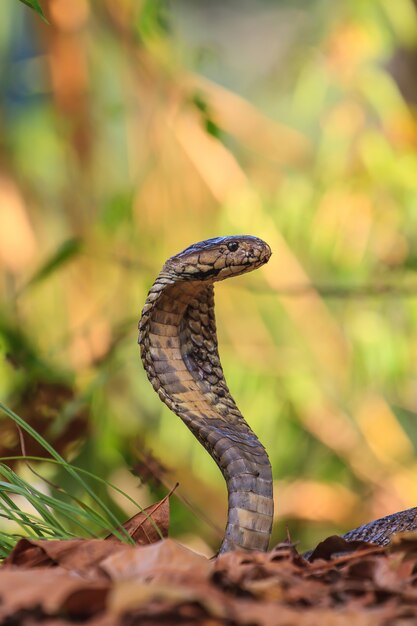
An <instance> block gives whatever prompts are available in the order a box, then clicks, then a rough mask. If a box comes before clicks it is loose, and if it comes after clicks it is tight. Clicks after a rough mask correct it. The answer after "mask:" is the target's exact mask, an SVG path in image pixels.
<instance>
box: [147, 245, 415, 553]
mask: <svg viewBox="0 0 417 626" xmlns="http://www.w3.org/2000/svg"><path fill="white" fill-rule="evenodd" d="M270 256H271V249H270V247H269V246H268V244H267V243H265V242H264V241H262V240H261V239H259V238H257V237H253V236H249V235H242V236H230V237H217V238H214V239H207V240H205V241H202V242H199V243H196V244H194V245H192V246H190V247H188V248H186V249H185V250H183V251H182V252H180V253H179V254H176V255H175V256H173V257H171V258H170V259H168V260H167V261H166V263H165V265H164V266H163V268H162V270H161V272H160V274H159V275H158V277H157V279H156V280H155V282H154V284H153V285H152V287H151V289H150V291H149V294H148V297H147V299H146V302H145V305H144V307H143V311H142V316H141V319H140V322H139V339H138V343H139V345H140V349H141V357H142V362H143V365H144V368H145V370H146V373H147V376H148V378H149V380H150V382H151V384H152V386H153V388H154V389H155V391H156V392H157V394H158V396H159V397H160V399H161V400H162V401H163V402H164V403H165V404H166V405H167V406H168V407H169V408H170V409H171V410H172V411H173V412H174V413H176V414H177V415H178V416H179V417H180V418H181V419H182V420H183V422H184V423H185V424H186V425H187V426H188V428H189V429H190V430H191V432H192V433H193V434H194V435H195V437H196V438H197V439H198V441H199V442H200V443H201V444H202V445H203V446H204V447H205V449H206V450H207V451H208V452H209V454H210V455H211V456H212V458H213V459H214V460H215V462H216V463H217V465H218V467H219V468H220V470H221V472H222V474H223V476H224V478H225V480H226V485H227V490H228V518H227V524H226V530H225V536H224V539H223V542H222V545H221V547H220V552H227V551H229V550H233V549H235V548H241V549H245V550H261V551H266V550H267V549H268V544H269V539H270V535H271V529H272V520H273V509H274V505H273V492H272V489H273V484H272V471H271V464H270V462H269V458H268V455H267V453H266V451H265V448H264V447H263V446H262V444H261V443H260V441H259V440H258V438H257V436H256V435H255V433H254V432H253V431H252V430H251V428H250V427H249V425H248V424H247V423H246V421H245V419H244V418H243V416H242V414H241V413H240V411H239V409H238V408H237V406H236V403H235V401H234V399H233V398H232V396H231V394H230V391H229V389H228V387H227V384H226V381H225V378H224V374H223V369H222V366H221V363H220V357H219V353H218V345H217V335H216V323H215V317H214V287H213V284H214V282H217V281H220V280H224V279H225V278H230V277H233V276H239V275H241V274H244V273H246V272H250V271H252V270H254V269H256V268H258V267H260V266H262V265H263V264H265V263H267V261H268V260H269V258H270ZM403 530H417V507H415V508H412V509H408V510H406V511H400V512H399V513H394V514H393V515H388V516H387V517H384V518H381V519H378V520H375V521H373V522H370V523H369V524H365V525H363V526H360V527H359V528H356V529H354V530H351V531H350V532H348V533H346V534H345V535H344V538H345V539H347V540H349V541H353V540H364V541H368V542H370V543H375V544H378V545H384V544H386V543H388V542H389V541H390V538H391V536H392V534H393V533H395V532H398V531H403Z"/></svg>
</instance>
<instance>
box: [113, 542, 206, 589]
mask: <svg viewBox="0 0 417 626" xmlns="http://www.w3.org/2000/svg"><path fill="white" fill-rule="evenodd" d="M119 557H120V558H119ZM101 567H102V569H103V570H104V571H105V572H106V573H107V574H108V575H109V576H110V578H111V579H112V580H126V579H129V578H135V580H138V581H146V582H149V581H151V580H152V581H154V580H157V581H159V582H160V581H161V580H163V581H167V582H177V581H178V580H189V581H199V580H206V579H207V578H208V577H209V575H210V573H211V571H212V569H213V564H212V562H211V561H209V560H208V559H207V558H206V557H205V556H201V555H200V554H197V553H196V552H193V551H192V550H189V549H188V548H185V547H184V546H182V545H181V544H179V543H177V542H176V541H173V540H172V539H165V540H164V541H159V542H158V543H155V544H153V545H150V546H145V547H141V548H136V549H135V548H131V549H130V551H129V552H126V553H123V554H122V553H120V554H119V555H118V554H117V553H115V554H113V555H111V556H109V558H107V559H106V560H105V561H103V562H102V563H101Z"/></svg>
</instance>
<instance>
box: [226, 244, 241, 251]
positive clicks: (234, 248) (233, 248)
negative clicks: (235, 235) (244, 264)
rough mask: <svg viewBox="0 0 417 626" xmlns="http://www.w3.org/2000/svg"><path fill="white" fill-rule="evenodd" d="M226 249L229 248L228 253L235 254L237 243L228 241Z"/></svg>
mask: <svg viewBox="0 0 417 626" xmlns="http://www.w3.org/2000/svg"><path fill="white" fill-rule="evenodd" d="M227 247H228V248H229V250H230V252H236V250H237V249H238V247H239V244H238V242H237V241H230V242H229V243H228V244H227Z"/></svg>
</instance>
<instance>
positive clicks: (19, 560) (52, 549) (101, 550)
mask: <svg viewBox="0 0 417 626" xmlns="http://www.w3.org/2000/svg"><path fill="white" fill-rule="evenodd" d="M128 550H129V546H127V545H126V544H123V543H120V542H117V543H116V542H109V541H105V540H104V539H70V540H65V541H50V540H32V539H21V540H20V541H19V542H18V543H17V544H16V546H15V547H14V549H13V550H12V552H11V553H10V554H9V556H8V557H7V558H6V559H5V560H4V562H3V568H4V569H7V568H8V567H10V566H20V567H25V568H37V567H40V566H42V567H56V566H57V565H59V566H60V567H62V568H64V569H66V570H72V571H76V572H78V573H79V574H81V575H83V576H85V577H88V578H96V579H97V578H103V577H105V576H104V574H103V571H102V570H101V569H100V567H99V566H100V564H101V562H102V561H103V560H104V559H106V558H107V557H108V556H109V555H111V554H114V553H116V552H121V553H124V552H126V551H128Z"/></svg>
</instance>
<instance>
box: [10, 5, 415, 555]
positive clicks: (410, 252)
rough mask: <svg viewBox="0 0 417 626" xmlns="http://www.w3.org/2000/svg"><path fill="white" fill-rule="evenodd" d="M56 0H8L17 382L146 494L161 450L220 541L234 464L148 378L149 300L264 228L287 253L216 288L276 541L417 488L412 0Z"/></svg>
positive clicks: (83, 455)
mask: <svg viewBox="0 0 417 626" xmlns="http://www.w3.org/2000/svg"><path fill="white" fill-rule="evenodd" d="M36 5H37V3H32V6H34V8H36ZM42 8H43V9H44V12H45V15H46V18H47V19H48V22H49V25H46V24H44V23H43V22H42V21H41V20H39V19H38V16H37V15H36V14H35V13H32V12H30V11H27V10H26V8H25V7H23V6H21V5H20V4H19V3H17V2H10V1H9V2H2V3H1V4H0V63H1V69H2V71H1V73H0V92H1V102H0V124H1V130H2V133H1V136H2V141H1V142H0V159H1V164H2V173H1V177H0V259H1V267H0V280H1V282H0V289H1V295H2V304H1V310H0V344H1V345H0V347H1V360H0V390H1V391H0V393H1V396H2V397H4V398H6V399H7V401H8V402H9V403H12V404H13V406H15V407H16V409H18V410H19V413H20V414H21V415H22V416H23V417H25V418H26V419H28V420H32V422H31V423H32V425H33V426H34V427H35V428H36V429H40V430H41V432H42V434H43V436H44V437H46V438H47V439H48V440H50V441H51V443H52V444H54V445H58V451H59V453H60V454H63V455H64V456H65V457H66V458H68V459H70V460H71V461H72V462H73V463H75V464H76V465H78V466H80V467H81V468H83V469H85V470H88V471H92V472H94V473H96V474H98V475H100V476H102V477H103V478H110V479H111V480H112V482H115V483H116V484H118V485H119V486H120V487H122V488H123V489H124V490H125V491H127V492H128V493H129V494H130V495H131V496H132V497H134V498H135V499H137V500H138V502H139V503H140V504H141V505H142V506H146V505H147V504H149V503H150V502H151V501H152V500H153V499H155V498H156V497H158V496H159V495H161V494H162V493H163V491H164V489H165V487H164V486H163V485H161V480H160V479H161V476H160V475H159V474H160V469H158V467H159V466H158V464H157V463H156V461H155V460H154V459H153V457H151V456H150V455H149V452H148V450H149V449H151V450H152V451H153V453H154V455H155V456H156V457H157V458H159V459H160V460H161V461H162V463H163V465H165V466H167V467H168V468H169V471H168V472H166V473H163V472H162V474H163V477H162V482H163V483H165V485H166V486H171V485H172V484H173V483H174V482H175V481H176V480H179V482H180V485H181V486H180V490H179V494H180V496H181V498H182V500H179V501H178V502H176V503H175V502H174V503H173V506H172V534H173V535H175V536H179V537H181V539H182V540H183V541H186V542H188V543H189V544H190V545H194V546H195V547H199V548H200V549H202V550H207V551H209V550H210V549H212V548H214V547H216V546H217V545H218V541H219V534H220V535H221V529H222V526H223V524H224V520H225V511H226V498H225V491H224V486H223V481H222V479H221V476H220V475H219V472H218V470H217V468H216V467H215V465H214V463H213V462H212V461H211V459H210V458H209V457H208V455H207V454H206V453H205V451H204V450H203V449H201V448H200V446H199V445H198V444H197V443H196V441H195V440H194V439H193V437H192V435H191V434H190V433H189V432H188V431H187V429H186V428H185V427H184V425H183V424H182V423H181V422H180V420H178V418H176V417H175V416H174V415H172V414H171V413H170V411H169V410H168V409H167V408H166V407H165V406H163V405H162V404H161V403H160V401H159V399H158V397H157V396H156V394H154V393H153V391H152V389H151V387H150V385H149V383H148V381H147V379H146V376H145V374H144V372H143V371H142V368H141V364H140V360H139V354H138V348H137V346H136V323H137V319H138V317H139V315H140V310H141V306H142V304H143V302H144V300H145V297H146V293H147V290H148V288H149V287H150V285H151V284H152V282H153V280H154V278H155V276H156V275H157V273H158V272H159V270H160V267H161V266H162V264H163V262H164V261H165V259H166V258H167V257H168V256H170V255H172V254H175V253H176V252H178V251H179V250H181V249H183V248H184V247H186V246H187V245H189V244H191V243H192V242H194V241H198V240H201V239H206V238H208V237H212V236H216V235H225V234H237V233H242V232H244V233H246V232H248V233H251V234H254V235H258V236H261V237H263V238H265V239H266V240H267V241H268V242H269V243H270V245H271V247H272V249H273V256H272V258H271V261H270V263H269V264H268V266H266V267H265V268H264V269H262V270H261V271H260V272H256V273H254V274H253V275H248V276H245V277H242V278H240V279H236V280H235V281H230V282H227V283H225V284H221V285H219V286H218V287H217V289H216V298H217V321H218V333H219V343H220V348H221V356H222V360H223V363H224V367H225V372H226V377H227V380H228V383H229V386H230V388H231V390H232V393H233V395H234V397H235V399H236V400H237V402H238V405H239V406H240V408H241V410H242V412H243V414H244V415H245V416H246V417H247V419H248V421H249V422H250V424H251V425H252V427H253V428H254V430H255V431H256V432H257V433H258V435H259V437H260V439H261V440H262V441H263V442H264V444H265V445H266V447H267V449H268V451H269V453H270V456H271V461H272V464H273V468H274V476H275V478H276V510H277V525H276V531H275V534H274V539H275V540H277V539H278V538H279V537H282V536H283V534H284V533H285V524H288V526H289V529H290V532H291V535H292V537H293V538H295V539H300V540H302V542H303V545H305V546H306V547H307V546H308V545H310V544H311V543H313V542H314V541H315V540H317V539H319V538H320V537H323V536H325V535H326V533H327V534H328V533H330V532H336V531H342V530H347V529H348V528H349V527H352V526H354V525H356V524H358V523H360V522H363V521H366V520H368V519H371V518H374V517H378V516H381V515H384V514H386V513H389V512H392V511H394V510H399V509H401V508H405V507H407V506H412V505H415V504H416V501H417V489H416V486H415V485H416V481H415V475H416V472H417V464H416V454H415V448H416V445H417V435H416V433H417V429H416V423H415V420H416V411H417V403H416V397H417V395H416V384H417V383H416V381H417V358H416V356H417V276H416V270H417V264H416V253H415V247H416V242H417V235H416V233H417V154H416V146H417V122H416V103H417V90H416V86H415V71H416V70H415V68H416V67H417V10H416V3H415V2H414V1H413V0H396V2H395V3H393V2H391V1H390V0H375V1H374V2H362V1H360V0H348V1H347V2H344V3H334V2H330V0H314V1H313V2H312V1H311V0H309V1H308V2H307V0H298V1H297V2H291V3H290V2H287V1H285V0H274V1H272V0H270V1H268V0H263V1H261V0H257V1H256V2H252V3H237V2H233V3H232V2H231V3H220V2H210V3H206V2H190V1H189V0H177V1H176V2H175V3H169V2H164V1H163V0H160V1H158V2H153V1H149V2H148V1H147V0H143V1H137V0H123V1H122V2H118V3H115V2H114V1H112V0H71V3H68V2H66V1H65V0H45V2H44V3H43V4H42ZM29 285H30V289H28V288H27V287H28V286H29ZM320 285H321V286H324V288H323V289H319V288H316V286H320ZM326 286H327V287H328V289H327V294H328V295H327V296H326ZM358 286H360V287H361V289H360V290H359V291H358V290H357V289H356V288H357V287H358ZM367 287H369V290H368V291H367ZM332 288H336V292H335V290H334V289H333V292H332ZM338 288H341V291H340V293H339V297H337V298H336V297H330V296H331V295H332V293H333V295H334V294H335V293H336V295H337V289H338ZM359 296H360V297H359ZM58 390H59V393H58ZM74 424H76V425H77V428H75V426H74ZM59 437H60V439H59ZM58 439H59V441H58ZM57 441H58V444H56V442H57ZM17 446H18V442H17V440H16V437H15V436H14V435H13V432H12V431H11V430H10V429H9V430H8V431H7V437H6V436H4V437H3V438H2V451H1V452H2V454H3V455H4V456H7V453H8V451H9V452H10V450H14V451H16V449H17V448H16V447H17ZM138 458H139V459H140V463H141V464H142V465H141V468H140V471H142V472H145V468H146V467H148V468H149V466H151V468H153V469H152V471H153V473H154V474H156V475H157V476H156V480H155V481H154V482H153V483H149V484H148V483H146V484H143V485H142V486H140V487H139V486H138V480H137V479H136V478H134V477H132V475H131V474H130V472H129V469H130V467H132V466H133V465H135V464H136V463H137V461H138ZM40 469H41V470H42V467H41V468H40ZM43 469H44V471H47V473H48V476H49V477H52V478H53V480H54V482H59V481H62V484H63V486H66V484H67V482H68V479H67V477H66V476H65V474H64V473H63V472H62V471H61V470H59V469H58V470H51V469H50V468H49V469H48V470H46V469H45V468H43ZM51 472H52V474H51ZM145 473H146V472H145ZM151 473H152V472H151ZM71 489H73V490H74V494H75V495H76V496H77V497H81V496H82V494H81V491H82V490H81V489H79V488H78V487H75V486H74V485H73V484H72V485H71ZM99 495H100V496H101V497H102V498H104V499H105V501H106V502H107V504H108V505H109V506H110V507H113V509H112V510H115V511H116V510H117V511H119V507H122V508H124V510H125V514H126V515H129V514H132V513H133V511H132V510H128V509H126V507H125V505H124V504H122V503H121V502H119V501H117V499H115V498H114V495H112V494H110V493H108V492H107V488H106V486H105V485H104V486H103V487H102V491H101V492H100V494H99ZM206 518H208V522H207V520H206ZM213 525H214V526H216V527H217V528H219V529H220V530H218V531H216V530H215V529H214V528H213Z"/></svg>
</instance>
